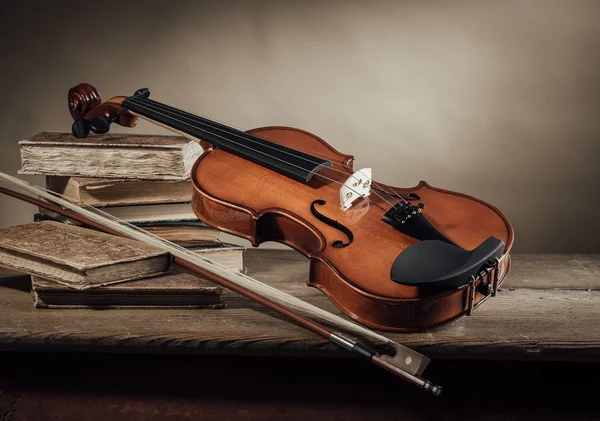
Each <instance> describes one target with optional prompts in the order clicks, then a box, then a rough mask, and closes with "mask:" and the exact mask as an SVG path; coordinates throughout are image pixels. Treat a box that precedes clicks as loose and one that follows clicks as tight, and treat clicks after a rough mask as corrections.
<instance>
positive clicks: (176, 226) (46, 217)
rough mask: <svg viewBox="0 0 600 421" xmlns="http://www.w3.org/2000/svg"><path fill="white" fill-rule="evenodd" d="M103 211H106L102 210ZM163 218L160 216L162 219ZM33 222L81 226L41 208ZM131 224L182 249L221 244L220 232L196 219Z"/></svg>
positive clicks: (134, 222) (135, 222)
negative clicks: (53, 222)
mask: <svg viewBox="0 0 600 421" xmlns="http://www.w3.org/2000/svg"><path fill="white" fill-rule="evenodd" d="M103 210H106V209H104V208H103ZM165 216H166V215H162V217H165ZM158 217H161V215H158ZM34 221H35V222H39V221H56V222H62V223H66V224H70V225H81V224H78V223H77V222H74V221H71V220H69V219H67V218H65V217H63V216H60V215H58V214H56V213H54V212H52V211H47V210H45V209H43V208H40V213H36V214H35V215H34ZM131 223H132V224H133V225H136V226H138V227H140V228H143V229H145V230H146V231H148V232H151V233H152V234H155V235H158V236H159V237H161V238H164V239H165V240H168V241H171V242H172V243H175V244H177V245H179V246H182V247H206V246H218V245H220V244H221V241H219V236H220V232H219V231H218V230H216V229H214V228H211V227H209V226H208V225H206V224H205V223H204V222H202V221H199V220H198V219H196V220H183V221H173V220H168V221H149V222H148V221H145V222H138V221H133V222H131Z"/></svg>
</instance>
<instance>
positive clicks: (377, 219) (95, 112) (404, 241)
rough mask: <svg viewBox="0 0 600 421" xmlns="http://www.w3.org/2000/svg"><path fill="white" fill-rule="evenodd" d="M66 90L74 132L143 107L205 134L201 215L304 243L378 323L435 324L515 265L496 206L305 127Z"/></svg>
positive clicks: (343, 299)
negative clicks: (389, 173) (359, 163)
mask: <svg viewBox="0 0 600 421" xmlns="http://www.w3.org/2000/svg"><path fill="white" fill-rule="evenodd" d="M68 101H69V110H70V112H71V115H72V117H73V119H74V120H75V122H74V123H73V127H72V133H73V135H74V136H76V137H78V138H82V137H86V136H88V135H89V133H90V132H93V133H107V132H108V131H109V128H110V125H111V124H112V123H116V124H119V125H121V126H124V127H133V126H135V125H136V124H137V122H138V118H142V119H145V120H148V121H150V122H152V123H154V124H157V125H159V126H162V127H165V128H167V129H169V130H172V131H174V132H176V133H179V134H181V135H183V136H185V137H187V138H190V139H193V140H195V141H197V142H199V143H200V144H201V145H202V146H203V148H204V153H203V154H202V155H201V156H200V157H199V158H198V159H197V161H196V162H195V164H194V166H193V169H192V171H191V174H190V178H191V182H192V184H193V188H194V191H193V196H192V198H191V202H192V207H193V209H194V212H195V214H196V215H197V216H198V218H199V219H200V220H201V221H203V222H205V223H206V224H208V225H210V226H212V227H215V228H217V229H219V230H221V231H223V232H227V233H230V234H233V235H235V236H238V237H242V238H245V239H247V240H249V241H250V242H251V243H252V245H253V246H258V245H259V244H261V243H263V242H266V241H276V242H280V243H283V244H285V245H288V246H290V247H291V248H293V249H295V250H296V251H298V252H300V253H302V254H303V255H304V256H306V257H307V258H308V259H309V264H310V273H309V279H308V281H307V283H308V285H309V286H311V287H315V288H318V289H319V290H320V291H321V292H323V293H324V294H325V295H326V296H327V297H328V298H329V299H330V300H331V301H332V302H333V303H334V304H335V305H336V306H337V307H338V308H339V309H340V310H341V311H343V312H344V313H345V314H347V315H348V316H350V317H351V318H352V319H354V320H356V321H357V322H359V323H361V324H363V325H365V326H368V327H370V328H374V329H379V330H386V331H397V332H402V331H414V330H423V329H431V328H435V327H438V326H441V325H444V324H446V323H449V322H451V321H453V320H456V319H457V318H459V317H461V316H463V315H468V314H470V313H471V312H472V311H473V309H475V308H476V307H478V306H479V305H481V304H482V303H484V302H485V301H486V300H487V299H488V298H489V297H492V296H494V295H496V292H497V290H498V287H499V286H500V285H501V283H502V282H503V280H504V279H505V277H506V275H507V273H508V271H509V269H510V255H509V252H510V250H511V247H512V244H513V238H514V235H513V229H512V226H511V224H510V222H509V220H508V219H507V218H506V216H505V215H504V214H503V213H502V212H501V211H500V210H498V209H497V208H496V207H494V206H493V205H491V204H489V203H486V202H485V201H483V200H481V199H478V198H475V197H472V196H469V195H466V194H463V193H458V192H453V191H449V190H444V189H441V188H437V187H433V186H431V185H429V184H427V183H426V182H424V181H422V182H420V183H419V184H418V185H417V186H415V187H408V188H407V187H395V186H391V185H386V184H383V183H379V182H376V181H375V180H374V179H373V178H372V169H370V168H354V165H353V164H354V157H353V156H351V155H347V154H344V153H341V152H339V151H338V150H336V149H335V148H334V147H332V146H331V145H329V144H328V143H327V142H325V141H324V140H323V139H321V138H320V137H318V136H316V135H314V134H311V133H309V132H306V131H304V130H301V129H295V128H291V127H281V126H272V127H262V128H257V129H253V130H249V131H242V130H239V129H236V128H233V127H230V126H227V125H225V124H223V123H220V122H216V121H213V120H210V119H208V118H205V117H202V116H200V115H195V114H192V113H190V112H186V111H183V110H180V109H178V108H175V107H172V106H170V105H167V104H164V103H161V102H158V101H155V100H153V99H150V91H149V90H148V89H140V90H138V91H137V92H135V93H134V95H132V96H129V97H125V96H120V97H113V98H111V99H109V100H108V101H106V102H102V100H101V97H100V94H99V93H98V91H97V90H96V89H95V88H94V87H93V86H91V85H89V84H85V83H82V84H79V85H77V86H76V87H74V88H72V89H71V90H70V91H69V95H68Z"/></svg>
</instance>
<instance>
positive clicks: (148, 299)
mask: <svg viewBox="0 0 600 421" xmlns="http://www.w3.org/2000/svg"><path fill="white" fill-rule="evenodd" d="M222 292H223V288H222V287H221V286H218V285H216V284H213V283H211V282H209V281H207V280H205V279H202V278H200V277H198V276H196V275H193V274H191V273H189V272H187V271H185V270H184V269H180V268H177V269H175V267H174V268H173V269H172V270H171V271H170V272H169V273H167V274H165V275H161V276H156V277H152V278H145V279H140V280H136V281H128V282H120V283H117V284H111V285H106V286H99V287H96V288H89V289H85V290H77V289H73V288H69V287H67V286H65V285H62V284H59V283H56V282H53V281H51V280H48V279H44V278H40V277H38V276H32V277H31V293H32V295H33V301H34V305H35V307H38V308H128V307H169V308H172V307H193V308H223V307H225V303H224V302H223V300H222V298H221V294H222Z"/></svg>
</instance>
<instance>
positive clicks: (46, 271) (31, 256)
mask: <svg viewBox="0 0 600 421" xmlns="http://www.w3.org/2000/svg"><path fill="white" fill-rule="evenodd" d="M170 263H171V256H170V255H169V254H168V253H167V252H165V251H163V250H161V249H158V248H156V247H153V246H149V245H146V244H143V243H140V242H138V241H134V240H130V239H126V238H121V237H117V236H114V235H109V234H104V233H101V232H98V231H94V230H90V229H87V228H82V227H78V226H75V225H69V224H62V223H58V222H53V221H42V222H36V223H32V224H26V225H18V226H14V227H7V228H0V266H3V267H6V268H8V269H12V270H16V271H18V272H23V273H27V274H30V275H37V276H41V277H43V278H48V279H51V280H53V281H55V282H58V283H61V284H63V285H67V286H70V287H73V288H78V289H86V288H91V287H94V286H97V285H106V284H110V283H115V282H122V281H125V280H133V279H139V278H144V277H148V276H152V275H157V274H159V273H163V272H165V271H166V270H168V269H169V267H170Z"/></svg>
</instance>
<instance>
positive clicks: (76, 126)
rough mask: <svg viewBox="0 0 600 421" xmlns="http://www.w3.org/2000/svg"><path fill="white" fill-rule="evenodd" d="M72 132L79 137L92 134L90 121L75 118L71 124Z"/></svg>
mask: <svg viewBox="0 0 600 421" xmlns="http://www.w3.org/2000/svg"><path fill="white" fill-rule="evenodd" d="M71 133H73V136H75V137H76V138H78V139H83V138H84V137H87V135H89V134H90V122H89V121H88V120H86V119H84V118H80V119H79V120H75V122H74V123H73V125H72V126H71Z"/></svg>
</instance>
